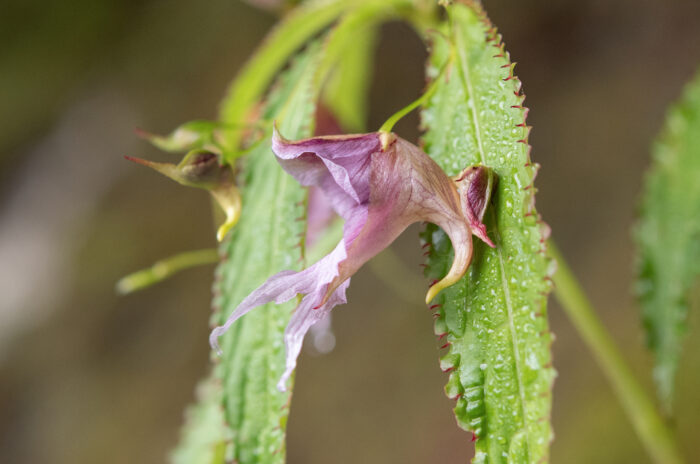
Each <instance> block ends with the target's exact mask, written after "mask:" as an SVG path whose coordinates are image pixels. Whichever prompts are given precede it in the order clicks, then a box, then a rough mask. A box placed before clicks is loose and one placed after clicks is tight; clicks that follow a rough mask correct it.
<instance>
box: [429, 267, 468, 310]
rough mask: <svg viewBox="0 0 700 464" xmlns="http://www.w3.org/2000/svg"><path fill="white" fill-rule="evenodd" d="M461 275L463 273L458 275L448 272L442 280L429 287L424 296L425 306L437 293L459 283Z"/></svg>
mask: <svg viewBox="0 0 700 464" xmlns="http://www.w3.org/2000/svg"><path fill="white" fill-rule="evenodd" d="M463 275H464V273H462V274H458V273H452V272H450V273H449V274H447V275H446V276H445V277H443V279H442V280H440V281H439V282H436V283H435V284H434V285H433V286H431V287H430V289H428V294H427V295H425V304H428V303H430V302H431V301H432V299H433V298H435V297H436V296H437V295H438V293H440V292H441V291H443V290H444V289H446V288H447V287H451V286H452V285H454V284H456V283H457V282H459V279H461V278H462V276H463Z"/></svg>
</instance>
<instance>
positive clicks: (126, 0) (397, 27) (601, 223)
mask: <svg viewBox="0 0 700 464" xmlns="http://www.w3.org/2000/svg"><path fill="white" fill-rule="evenodd" d="M485 6H486V8H487V10H488V11H489V14H490V16H491V18H492V20H493V21H494V22H495V23H496V24H497V25H498V26H499V28H500V31H501V32H502V33H503V35H504V38H505V41H506V44H507V48H508V49H509V50H510V52H511V55H512V58H513V60H514V61H517V62H518V63H519V64H518V65H517V67H516V71H517V73H518V74H519V76H520V77H521V78H522V80H523V82H524V84H525V91H526V93H527V95H528V98H527V101H526V103H527V105H528V106H529V107H530V108H531V110H532V111H531V113H530V118H529V119H528V122H529V123H530V124H532V125H533V126H534V130H533V132H532V136H531V139H530V140H531V143H532V145H533V147H534V148H533V158H534V159H535V160H536V161H538V162H540V163H541V164H542V167H543V168H542V170H541V172H540V176H539V177H538V179H537V181H538V187H539V197H538V207H539V210H540V211H541V213H542V214H543V216H544V218H545V220H547V221H548V222H549V224H550V225H551V226H552V228H553V231H554V237H555V239H556V240H557V241H558V242H559V244H560V246H561V248H562V249H563V251H564V253H565V254H566V255H567V256H568V258H569V260H570V261H571V263H572V265H573V267H574V269H575V271H576V272H577V273H578V275H579V276H580V277H581V279H582V282H583V284H584V286H585V287H586V289H587V290H588V292H589V294H590V296H591V299H592V300H593V302H594V303H595V305H596V306H597V309H598V311H599V313H600V316H601V317H602V319H603V320H604V321H605V323H606V324H607V326H608V327H609V328H610V330H611V331H612V333H613V334H614V336H615V338H616V339H617V341H618V343H619V345H620V346H621V348H622V350H623V352H624V354H625V356H626V357H627V358H628V359H629V360H630V361H631V363H632V366H633V369H634V371H635V372H636V373H637V375H638V377H639V378H640V379H641V380H642V381H643V383H644V385H645V386H646V387H647V388H648V389H649V390H651V381H650V368H651V358H650V356H649V354H648V353H647V352H646V351H645V350H644V348H643V334H642V331H641V326H640V323H639V319H638V315H637V311H636V307H635V304H634V301H633V299H632V298H631V296H630V291H629V290H630V288H631V282H632V276H633V249H632V246H631V242H630V238H629V235H630V227H631V225H632V223H633V220H634V212H635V209H636V203H637V199H638V198H639V192H640V186H641V180H642V174H643V172H644V170H645V168H646V166H647V165H648V162H649V155H648V146H649V144H650V141H651V140H652V138H653V136H654V134H655V133H656V132H657V131H658V129H659V128H660V127H661V124H662V121H663V117H664V113H665V108H666V106H667V105H668V104H669V103H670V102H671V101H673V100H675V99H676V98H677V97H678V96H679V95H680V92H681V89H682V86H683V83H684V82H686V81H687V80H688V79H689V78H690V77H691V75H692V74H693V72H694V70H695V69H696V68H697V67H698V65H699V64H700V2H698V1H697V0H687V1H680V0H677V1H669V2H656V1H651V0H649V1H644V0H642V1H639V0H637V1H632V0H619V1H615V2H610V1H603V0H594V1H589V2H576V1H570V0H533V1H520V2H513V1H509V0H486V1H485ZM274 21H275V17H274V16H273V15H272V14H270V13H268V12H264V11H260V10H256V9H255V8H253V7H251V6H250V5H247V4H245V3H241V2H239V1H236V0H210V1H207V2H192V1H183V0H170V1H164V0H150V1H136V0H121V1H117V0H90V1H88V0H73V1H68V2H59V1H56V0H43V1H39V0H5V1H3V2H2V4H0V286H1V287H0V295H2V296H1V297H0V462H2V463H17V464H24V463H27V464H29V463H56V464H64V463H65V464H67V463H95V462H100V463H103V464H111V463H125V462H131V463H141V462H143V463H157V462H164V461H165V460H166V459H167V454H168V452H169V450H170V449H171V448H172V447H173V445H174V444H175V442H176V441H177V438H178V430H179V427H180V424H181V421H182V410H183V408H184V406H185V405H186V404H188V403H189V402H190V401H192V399H193V393H194V386H195V383H196V381H197V380H198V379H199V378H201V377H202V376H204V375H205V373H206V372H207V370H208V368H209V346H208V342H207V336H208V331H209V328H208V319H209V315H210V309H209V300H210V285H211V280H212V271H213V269H212V267H206V268H200V269H196V270H192V271H188V272H185V273H182V274H180V275H178V276H176V277H175V278H173V279H171V280H170V281H168V282H166V283H164V284H161V285H158V286H156V287H154V288H152V289H149V290H146V291H144V292H141V293H138V294H134V295H130V296H127V297H118V296H117V295H115V292H114V283H115V282H116V280H117V279H118V278H119V277H120V276H122V275H124V274H126V273H128V272H131V271H133V270H136V269H139V268H141V267H145V266H148V265H150V264H151V263H152V262H153V261H155V260H157V259H159V258H162V257H164V256H168V255H171V254H174V253H177V252H179V251H183V250H189V249H195V248H203V247H208V246H214V245H215V243H214V233H213V222H212V217H211V211H210V203H209V200H208V198H207V195H206V193H204V192H199V191H194V190H188V189H184V188H181V187H179V186H177V185H176V184H174V183H172V182H169V181H167V180H165V179H163V178H161V177H159V176H157V175H156V174H154V173H152V172H149V171H147V170H146V169H143V168H139V167H137V166H135V165H131V164H129V163H127V162H126V161H124V160H123V158H122V155H125V154H130V155H136V156H143V157H146V158H153V159H166V158H167V155H164V154H161V153H158V152H157V151H156V150H155V149H153V148H151V147H150V146H149V145H148V144H147V143H145V142H143V141H140V140H138V139H137V137H136V136H135V135H134V132H133V129H134V128H135V127H144V128H147V129H149V130H152V131H154V132H167V131H169V130H170V129H172V128H174V127H175V126H176V125H178V124H179V123H181V122H184V121H187V120H191V119H196V118H215V116H216V108H217V103H218V101H219V99H220V98H221V96H222V95H223V93H224V90H225V87H226V85H227V83H228V82H229V80H230V79H231V77H232V76H233V75H234V73H235V72H236V70H237V69H238V68H239V67H240V66H241V64H242V63H243V62H244V60H245V59H246V57H248V56H249V55H250V54H251V53H252V51H253V49H254V48H255V46H256V44H258V43H259V42H260V40H261V39H262V37H263V36H264V34H265V32H266V31H267V30H268V29H269V28H270V27H271V26H272V25H273V24H274ZM425 58H426V52H425V49H424V47H423V46H422V44H421V42H420V41H419V40H418V39H417V37H416V36H415V35H414V34H413V33H412V31H411V30H410V29H409V28H408V27H406V26H404V25H401V24H388V25H387V26H385V27H384V28H383V34H382V39H381V42H380V43H379V47H378V50H377V55H376V75H375V80H374V83H373V86H372V91H371V114H370V120H369V128H370V129H375V128H377V127H378V126H379V125H380V124H381V122H383V120H384V119H385V118H386V117H387V116H389V115H390V114H391V113H393V111H395V110H396V109H398V108H400V107H402V106H404V105H405V104H407V103H408V102H410V101H411V100H413V99H414V98H416V97H417V96H418V95H419V93H420V91H421V88H422V86H423V82H424V80H423V76H422V71H423V64H424V61H425ZM417 122H418V118H417V116H416V115H415V114H414V115H411V116H410V117H409V118H407V119H406V120H404V121H402V122H401V123H400V125H399V126H398V127H397V132H399V133H400V134H401V135H403V136H404V137H406V138H409V139H412V140H416V139H417V137H418V133H417V130H416V126H417ZM417 235H418V228H417V227H413V228H411V229H409V230H408V231H407V232H406V233H405V234H404V235H403V236H402V237H401V238H400V239H399V240H398V241H397V243H396V244H395V245H394V246H393V251H394V252H395V253H396V254H398V255H399V256H400V259H401V263H399V264H398V268H399V270H400V271H401V272H399V273H393V274H394V275H395V276H397V279H398V280H397V281H395V282H393V284H394V285H392V286H387V285H386V284H385V283H384V282H382V281H381V280H379V279H378V278H377V273H378V272H381V271H382V270H383V269H384V270H385V269H387V266H389V269H392V268H391V266H397V263H395V262H392V261H391V256H388V255H386V254H384V255H380V256H379V257H378V258H377V260H375V262H373V263H372V264H371V265H370V266H368V267H366V268H365V269H363V270H362V271H361V272H360V273H359V274H358V275H357V276H356V277H354V278H353V284H352V286H351V289H350V292H349V301H350V302H349V304H347V305H346V306H344V307H342V308H339V309H338V310H336V312H335V313H334V326H335V333H336V338H337V343H336V349H335V351H333V352H331V353H330V354H327V355H324V356H314V355H313V354H312V353H309V352H306V353H303V354H302V357H301V361H300V367H299V370H298V374H297V377H296V389H295V395H294V403H293V406H292V413H291V419H290V423H289V439H288V455H289V459H288V461H289V463H290V464H301V463H304V464H316V463H355V462H363V463H393V462H401V463H433V462H440V463H464V462H466V460H467V459H468V458H469V456H470V455H471V453H472V446H471V444H470V435H469V434H467V433H466V432H463V431H461V430H459V429H458V428H457V427H456V425H455V420H454V418H453V416H452V412H451V408H452V402H451V401H450V400H448V399H447V398H446V397H445V396H444V394H443V392H442V388H443V385H444V383H445V382H446V381H447V376H446V375H445V374H443V373H441V372H440V369H439V368H438V363H437V360H438V349H437V346H438V344H437V343H436V341H435V338H434V336H433V335H432V318H431V316H430V313H429V312H428V311H427V310H426V308H425V306H424V305H423V304H422V299H423V295H424V289H425V287H424V285H425V282H423V281H422V277H421V274H420V268H419V266H418V265H419V263H420V262H421V256H420V255H421V253H420V250H419V247H418V246H417V243H418V237H417ZM416 282H418V284H416ZM695 301H696V302H700V299H699V298H697V296H696V298H695ZM696 306H697V305H696ZM694 309H697V308H694ZM550 321H551V325H552V329H553V331H554V333H555V334H556V342H555V344H554V346H553V350H554V361H555V367H556V368H557V370H558V372H559V377H558V379H557V381H556V384H555V387H554V393H555V394H554V412H553V421H554V429H555V434H556V438H555V441H554V443H553V445H552V461H553V462H554V463H591V462H595V463H645V462H649V460H648V458H647V457H646V456H645V455H644V452H643V450H642V447H641V445H640V443H639V441H638V440H637V438H636V437H635V435H634V434H633V432H632V429H631V427H630V425H629V424H628V422H627V420H626V418H625V416H624V415H623V413H622V410H621V408H620V406H619V405H618V404H617V402H616V400H615V398H614V397H613V396H612V393H611V390H610V388H609V387H608V385H607V383H606V381H605V379H604V378H603V377H602V374H601V372H600V370H599V369H598V368H597V366H596V365H595V364H594V362H593V360H592V358H591V356H590V355H589V353H588V352H587V350H586V348H585V347H584V346H583V344H582V342H581V340H580V339H579V337H578V335H577V334H576V332H575V331H574V330H573V328H572V327H571V325H570V324H569V322H568V320H567V319H566V318H565V317H564V315H563V314H562V313H561V311H560V310H559V308H558V307H557V305H556V303H554V302H552V304H551V309H550ZM678 382H679V383H678V396H677V402H676V404H677V406H678V407H677V416H676V418H675V419H674V424H675V426H676V427H677V428H678V430H679V436H680V441H681V442H682V446H683V449H684V451H685V453H686V455H687V456H688V461H689V462H693V459H694V456H696V455H697V454H698V452H700V444H699V443H698V442H697V440H696V439H695V437H696V435H695V434H696V433H697V430H698V427H700V395H699V394H698V392H699V391H700V314H698V311H693V312H692V316H691V330H690V337H689V339H688V342H687V343H686V354H685V356H684V358H683V360H682V365H681V373H680V376H679V379H678Z"/></svg>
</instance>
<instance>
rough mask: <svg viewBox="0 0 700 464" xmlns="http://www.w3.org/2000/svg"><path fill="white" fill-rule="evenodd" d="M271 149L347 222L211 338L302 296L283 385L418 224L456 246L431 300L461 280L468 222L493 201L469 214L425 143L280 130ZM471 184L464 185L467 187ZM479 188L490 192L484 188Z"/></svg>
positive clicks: (468, 251)
mask: <svg viewBox="0 0 700 464" xmlns="http://www.w3.org/2000/svg"><path fill="white" fill-rule="evenodd" d="M272 149H273V151H274V152H275V154H276V156H277V158H278V160H279V162H280V165H281V166H282V167H283V168H284V169H285V170H286V171H287V172H288V173H289V174H291V175H292V176H294V178H295V179H297V181H299V182H300V183H301V184H302V185H305V186H316V187H319V188H320V189H321V190H322V191H323V193H324V194H325V196H326V197H327V199H328V200H329V201H330V203H331V205H332V206H333V209H334V210H335V211H336V212H337V213H338V214H339V215H340V216H341V217H342V218H343V219H344V220H345V225H344V229H343V239H342V240H341V242H340V243H339V244H338V246H337V247H336V248H335V250H333V251H332V252H331V253H330V254H328V255H327V256H325V257H324V258H323V259H321V260H320V261H319V262H317V263H316V264H314V265H313V266H311V267H309V268H307V269H305V270H303V271H301V272H292V271H283V272H280V273H279V274H276V275H274V276H272V277H271V278H269V279H268V280H267V281H266V282H265V283H264V284H263V285H262V286H260V287H259V288H258V289H257V290H255V291H254V292H253V293H251V294H250V295H249V296H248V297H246V298H245V299H244V300H243V301H242V302H241V304H240V305H239V306H238V307H237V308H236V309H235V310H234V312H233V314H232V315H231V316H230V317H229V318H228V320H227V321H226V323H225V324H224V325H223V326H221V327H217V328H216V329H214V331H213V332H212V334H211V337H210V342H211V344H212V346H213V347H215V348H216V347H217V338H218V337H219V336H220V335H222V334H223V333H224V332H225V331H226V330H227V329H228V328H229V327H230V326H231V324H233V323H234V322H235V321H236V320H237V319H238V318H240V317H241V316H243V315H244V314H246V313H247V312H248V311H250V310H251V309H253V308H254V307H256V306H259V305H262V304H265V303H269V302H276V303H281V302H283V301H288V300H290V299H291V298H293V297H294V296H295V295H297V294H304V295H305V296H304V297H303V299H302V301H301V302H300V303H299V305H298V306H297V308H296V310H295V312H294V314H293V315H292V318H291V320H290V322H289V324H288V326H287V329H286V330H285V344H286V347H287V361H286V370H285V373H284V375H283V377H282V379H281V380H280V384H279V385H278V387H280V388H281V389H282V388H284V386H285V382H286V380H287V379H288V377H289V375H291V372H292V371H293V369H294V367H295V366H296V358H297V356H298V354H299V351H300V349H301V345H302V342H303V339H304V335H305V334H306V332H307V331H308V330H309V328H310V327H311V326H312V325H313V324H315V323H316V322H318V321H320V320H322V319H323V318H324V317H326V316H327V314H328V313H329V312H330V311H331V309H332V308H333V307H334V306H335V305H337V304H342V303H345V301H346V300H345V291H346V289H347V287H348V285H349V283H350V276H352V275H353V274H354V273H355V272H356V271H357V270H358V269H359V268H360V267H361V266H362V265H363V264H364V263H365V262H367V261H368V260H369V259H371V258H372V257H373V256H375V255H376V254H377V253H379V252H380V251H382V250H383V249H384V248H386V247H387V246H389V245H390V244H391V243H392V242H393V241H394V240H395V239H396V237H398V235H399V234H401V232H403V231H404V230H405V229H406V227H408V226H409V225H411V224H412V223H414V222H419V221H428V222H433V223H435V224H437V225H439V226H440V227H442V229H443V230H445V232H446V233H447V234H448V236H449V237H450V240H451V241H452V243H453V245H454V249H455V258H454V262H453V264H452V268H451V269H450V271H449V272H448V274H447V276H445V278H443V279H442V280H441V281H440V282H438V283H437V284H435V285H433V286H432V287H431V289H430V291H429V292H428V297H427V298H428V299H432V298H433V297H434V296H435V294H437V292H439V291H440V289H442V288H445V287H447V286H449V285H452V284H453V283H455V282H456V281H457V280H459V279H460V278H461V277H462V276H463V275H464V273H465V272H466V269H467V267H468V265H469V262H470V261H471V256H472V238H471V235H472V230H471V227H470V223H474V224H476V223H477V222H478V224H481V223H480V217H479V215H481V216H483V211H482V210H483V208H485V204H486V203H487V201H486V202H484V203H483V205H481V206H479V205H478V204H477V200H478V199H477V198H474V199H473V200H474V201H473V203H469V204H468V206H469V208H470V214H472V216H474V218H476V219H479V221H476V219H473V218H472V219H469V220H468V219H467V218H466V217H465V211H464V210H463V204H462V202H461V200H460V195H459V193H458V190H457V184H456V183H455V182H454V181H453V180H452V179H450V178H449V177H447V175H446V174H445V173H444V172H443V171H442V169H440V167H439V166H438V165H437V164H436V163H435V162H434V161H433V160H432V159H431V158H430V157H429V156H428V155H426V154H425V153H424V152H423V151H422V150H421V149H420V148H418V147H416V146H415V145H413V144H411V143H409V142H407V141H405V140H403V139H401V138H399V137H396V136H395V135H393V134H388V133H371V134H360V135H346V136H329V137H315V138H311V139H306V140H300V141H295V142H292V141H288V140H285V139H284V138H282V137H281V136H280V135H279V133H277V131H275V133H274V136H273V142H272ZM465 179H466V178H465ZM465 179H462V180H465ZM469 179H470V180H471V181H475V180H481V177H479V176H477V177H473V176H472V177H470V178H469ZM468 182H469V181H467V183H468ZM467 183H465V184H464V185H465V187H464V188H466V189H467V192H468V191H469V186H468V185H467ZM474 191H475V192H476V191H481V192H483V191H485V190H484V189H483V188H481V187H478V188H475V189H474ZM467 198H469V195H467ZM476 209H478V210H479V211H476ZM475 221H476V222H475ZM484 236H485V230H484Z"/></svg>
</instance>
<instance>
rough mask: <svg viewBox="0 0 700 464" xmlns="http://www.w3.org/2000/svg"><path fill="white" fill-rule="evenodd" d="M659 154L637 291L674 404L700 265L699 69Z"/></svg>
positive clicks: (638, 233) (644, 211) (662, 382)
mask: <svg viewBox="0 0 700 464" xmlns="http://www.w3.org/2000/svg"><path fill="white" fill-rule="evenodd" d="M652 156H653V161H652V167H651V170H650V171H649V174H648V175H647V178H646V184H645V190H644V196H643V200H642V208H641V219H640V222H639V224H638V226H637V228H636V230H635V238H636V241H637V247H638V255H639V256H638V265H637V268H638V269H637V274H638V281H637V295H638V297H639V301H640V303H641V307H642V318H643V321H644V327H645V329H646V333H647V342H648V345H649V347H650V348H651V350H652V351H653V353H654V357H655V367H654V380H655V381H656V386H657V389H658V393H659V397H660V399H661V401H662V403H663V404H664V406H665V407H666V409H667V410H668V411H670V409H671V403H672V398H673V389H674V379H675V376H676V371H677V369H678V361H679V358H680V356H681V348H682V340H683V334H684V332H685V330H686V317H687V312H688V297H689V293H690V290H691V287H692V285H693V282H694V281H695V279H696V277H697V275H698V273H699V272H700V74H698V75H697V76H696V77H695V79H694V81H693V82H691V83H690V84H689V85H688V87H687V88H686V90H685V93H684V95H683V97H682V99H681V101H680V102H679V103H678V104H677V105H676V106H675V107H673V108H672V109H671V111H670V112H669V114H668V117H667V120H666V124H665V127H664V129H663V131H662V133H661V135H660V137H659V139H658V140H657V142H656V143H655V144H654V147H653V150H652Z"/></svg>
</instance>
